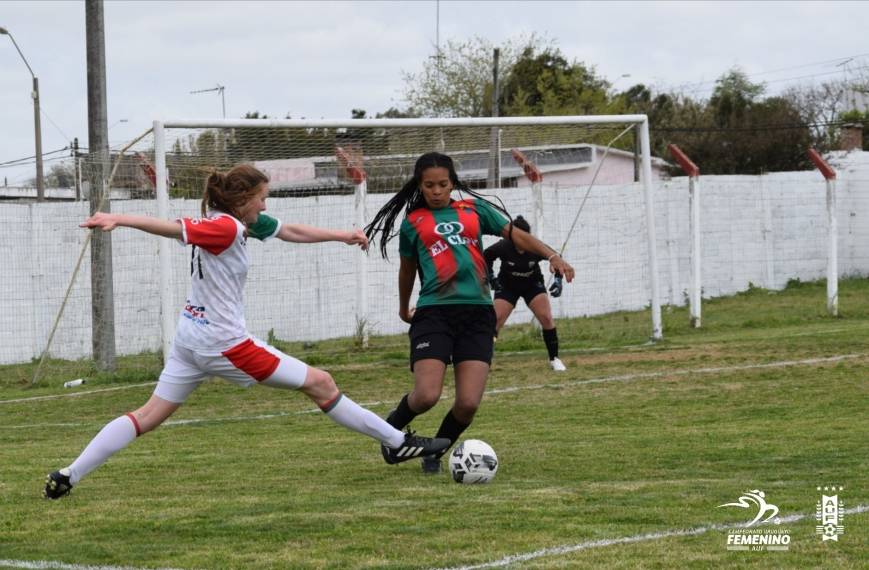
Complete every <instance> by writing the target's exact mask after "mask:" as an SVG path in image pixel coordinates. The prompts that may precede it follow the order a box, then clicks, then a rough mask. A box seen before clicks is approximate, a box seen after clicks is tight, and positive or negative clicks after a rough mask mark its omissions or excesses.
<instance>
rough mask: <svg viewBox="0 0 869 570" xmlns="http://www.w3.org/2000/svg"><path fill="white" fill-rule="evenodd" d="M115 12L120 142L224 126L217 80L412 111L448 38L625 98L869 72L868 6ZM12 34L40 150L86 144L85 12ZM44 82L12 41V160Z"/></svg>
mask: <svg viewBox="0 0 869 570" xmlns="http://www.w3.org/2000/svg"><path fill="white" fill-rule="evenodd" d="M104 12H105V30H106V37H105V42H106V68H107V85H108V124H109V127H110V128H109V140H110V143H111V145H112V146H113V147H117V146H123V143H124V142H126V141H129V140H131V139H133V138H134V137H136V136H137V135H139V134H140V133H142V132H143V131H145V130H146V129H148V128H149V127H150V125H151V122H152V121H153V120H155V119H179V118H191V119H200V118H220V117H221V115H222V110H221V100H220V96H219V95H218V94H217V92H210V93H201V94H191V93H190V91H193V90H199V89H210V88H213V87H215V86H217V85H223V86H224V87H225V91H224V96H225V101H226V115H227V117H230V118H237V117H241V116H243V115H244V114H245V112H248V111H259V112H260V113H266V114H268V115H269V116H271V117H285V116H286V115H288V114H290V115H292V116H293V117H294V118H301V117H306V118H330V119H334V118H349V117H350V112H351V109H354V108H361V109H365V110H367V111H368V114H369V115H371V116H373V115H374V114H375V113H377V112H379V111H385V110H386V109H388V108H390V107H393V106H395V107H404V106H405V104H404V100H403V97H402V93H403V90H404V87H405V83H404V80H403V73H408V72H410V73H413V72H418V71H420V70H421V69H422V66H423V63H424V62H425V61H426V59H427V58H429V57H431V56H432V55H433V54H434V53H435V50H436V48H435V46H436V44H437V40H438V38H439V40H440V43H441V45H444V44H445V43H446V41H447V40H448V39H453V40H460V41H461V40H465V39H468V38H471V37H473V36H479V37H482V38H485V39H487V40H489V41H491V42H492V43H493V44H494V45H498V43H499V42H504V41H506V40H507V39H509V38H515V37H517V36H520V35H522V34H525V35H528V34H530V33H536V34H539V35H542V36H544V37H546V38H549V39H550V40H551V41H552V42H553V43H554V44H555V45H556V46H557V47H558V48H559V49H560V50H561V51H562V53H563V54H564V55H565V56H566V57H567V58H568V59H570V60H576V61H581V62H584V63H585V64H587V65H592V66H594V67H595V68H596V70H597V72H598V73H599V74H600V75H602V76H603V77H606V78H607V79H609V80H610V81H611V82H614V86H615V87H616V88H625V87H627V86H629V85H632V84H635V83H644V84H647V85H654V86H656V87H658V88H659V89H669V88H676V89H679V90H682V91H685V92H688V93H692V94H694V95H695V96H697V97H708V95H709V94H710V93H711V91H712V89H713V88H714V81H715V79H716V78H717V77H719V76H721V75H722V74H723V73H725V72H726V71H727V70H729V69H731V68H732V67H734V66H739V67H740V68H741V69H742V70H743V71H744V72H746V73H747V74H749V77H750V79H752V80H753V81H756V82H761V81H765V82H767V88H768V92H769V93H775V92H778V91H780V90H781V89H783V88H785V87H787V86H790V85H794V84H795V83H800V84H807V83H812V82H815V83H818V82H821V81H824V80H829V79H832V78H835V77H845V76H846V74H847V73H854V72H855V71H854V70H857V71H859V70H860V69H861V68H866V67H867V66H869V44H867V43H866V41H865V23H866V22H867V21H869V2H787V1H784V2H688V1H681V2H654V1H647V2H569V1H560V2H550V1H540V0H537V1H510V2H507V1H495V0H492V1H465V2H459V1H446V0H442V1H441V2H440V3H438V2H436V1H435V0H414V1H393V2H373V1H365V2H363V1H356V2H328V1H320V2H280V1H269V2H256V1H248V2H235V1H226V2H215V1H201V2H181V1H176V2H158V1H126V2H121V1H107V2H106V3H105V8H104ZM0 27H4V28H6V29H8V30H9V32H11V34H12V35H13V36H14V38H15V41H16V42H17V43H18V46H19V47H20V49H21V51H22V52H23V54H24V56H25V57H26V59H27V61H28V62H29V64H30V66H31V67H32V68H33V70H34V72H35V73H36V75H37V76H38V77H39V85H40V102H41V106H42V111H43V112H42V138H43V152H45V153H49V152H51V151H54V150H58V149H62V148H63V147H65V146H67V145H69V144H70V141H71V140H72V139H73V138H74V137H78V139H79V141H80V144H82V145H86V144H87V70H86V60H85V7H84V2H76V1H62V2H48V1H43V2H36V1H30V2H9V1H4V2H2V3H0ZM851 57H853V58H854V59H853V60H852V61H850V62H848V63H846V64H845V65H842V64H843V63H844V62H845V61H846V60H847V59H848V58H851ZM624 75H629V77H623V76H624ZM31 82H32V80H31V77H30V73H29V72H28V70H27V67H26V66H25V65H24V63H23V62H22V60H21V57H20V56H19V54H18V52H17V51H16V50H15V47H14V45H13V44H12V42H11V41H10V40H9V37H8V36H3V35H0V163H5V162H7V161H11V160H14V159H19V158H24V157H30V156H33V154H34V132H33V131H34V127H33V106H32V99H31V97H30V92H31ZM64 154H65V153H57V154H52V155H50V157H49V158H51V157H60V156H63V155H64ZM50 164H51V163H50V162H47V163H46V167H45V171H46V173H47V172H48V168H49V166H50ZM33 176H34V166H33V165H32V164H29V165H24V166H16V167H8V166H3V165H2V164H0V183H3V178H4V177H5V178H6V179H8V183H9V185H20V184H23V183H25V181H26V180H28V179H30V178H33Z"/></svg>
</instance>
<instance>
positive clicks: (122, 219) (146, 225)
mask: <svg viewBox="0 0 869 570" xmlns="http://www.w3.org/2000/svg"><path fill="white" fill-rule="evenodd" d="M79 227H82V228H92V229H99V230H102V231H104V232H110V231H112V230H113V229H115V228H117V227H124V228H133V229H136V230H141V231H143V232H147V233H149V234H154V235H158V236H163V237H168V238H175V239H181V237H182V233H181V223H180V222H178V221H177V220H175V221H170V220H161V219H159V218H152V217H151V216H136V215H132V214H113V213H107V212H97V213H96V214H94V215H93V216H91V217H89V218H88V219H86V220H85V221H84V222H82V223H80V224H79Z"/></svg>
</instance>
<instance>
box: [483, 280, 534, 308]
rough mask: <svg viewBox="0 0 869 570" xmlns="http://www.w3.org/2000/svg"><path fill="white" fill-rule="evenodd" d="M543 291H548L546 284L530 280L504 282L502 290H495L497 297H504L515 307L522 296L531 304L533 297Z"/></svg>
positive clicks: (526, 302)
mask: <svg viewBox="0 0 869 570" xmlns="http://www.w3.org/2000/svg"><path fill="white" fill-rule="evenodd" d="M541 293H544V294H545V293H546V286H545V285H543V282H542V281H528V282H526V283H519V284H514V283H510V282H509V281H508V282H505V283H503V284H502V286H501V290H500V291H495V298H496V299H503V300H504V301H507V302H508V303H510V304H511V305H513V306H514V307H515V306H516V303H517V302H518V301H519V298H520V297H521V298H522V299H524V300H525V304H526V305H530V304H531V301H532V299H534V297H536V296H537V295H539V294H541Z"/></svg>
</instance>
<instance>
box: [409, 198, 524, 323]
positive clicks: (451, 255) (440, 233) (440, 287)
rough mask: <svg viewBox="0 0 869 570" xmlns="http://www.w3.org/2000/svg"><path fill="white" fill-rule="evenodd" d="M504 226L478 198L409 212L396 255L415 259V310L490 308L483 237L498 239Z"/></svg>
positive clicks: (497, 216) (493, 210) (503, 218)
mask: <svg viewBox="0 0 869 570" xmlns="http://www.w3.org/2000/svg"><path fill="white" fill-rule="evenodd" d="M506 225H507V219H506V218H505V217H504V216H502V215H501V214H500V213H499V212H498V211H497V210H496V209H495V208H494V207H492V205H491V204H489V203H488V202H486V201H485V200H479V199H476V200H459V201H454V202H452V203H450V205H449V206H446V207H445V208H441V209H438V210H430V209H429V208H426V207H423V208H418V209H416V210H414V211H412V212H410V213H409V214H408V215H407V217H406V218H405V219H404V220H403V221H402V222H401V232H400V235H399V240H398V251H399V253H400V254H401V256H402V257H414V258H416V260H417V264H418V267H419V274H420V281H421V286H420V291H419V299H418V300H417V303H416V306H417V307H425V306H430V305H460V304H462V305H463V304H469V305H491V304H492V298H491V295H490V294H489V282H488V280H487V279H486V260H485V259H484V258H483V234H489V235H495V236H499V235H501V230H502V229H503V228H504V226H506Z"/></svg>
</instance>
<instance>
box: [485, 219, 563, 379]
mask: <svg viewBox="0 0 869 570" xmlns="http://www.w3.org/2000/svg"><path fill="white" fill-rule="evenodd" d="M513 225H514V226H515V227H517V228H519V229H522V230H525V231H526V232H529V233H530V232H531V226H530V225H529V224H528V222H527V221H526V220H525V218H523V217H522V216H516V219H515V220H513ZM483 255H484V256H485V258H486V265H487V266H488V268H489V276H490V279H491V281H492V289H493V290H494V291H495V315H496V318H497V322H496V325H495V330H496V332H495V334H496V335H497V333H498V331H500V330H501V327H502V326H504V323H505V322H506V321H507V318H508V317H509V316H510V313H512V312H513V309H514V308H515V307H516V302H517V301H518V300H519V298H520V297H521V298H522V299H524V300H525V304H526V305H528V308H529V309H531V312H532V313H534V316H535V317H536V318H537V320H538V321H539V322H540V326H541V327H542V328H543V341H544V342H545V343H546V350H547V352H548V353H549V366H550V367H551V368H552V369H553V370H555V371H557V372H563V371H564V370H567V368H566V367H565V366H564V363H563V362H561V359H559V358H558V332H557V331H556V330H555V320H554V319H553V318H552V307H551V306H550V304H549V295H547V294H546V286H545V285H544V284H543V274H542V273H541V272H540V262H541V261H544V260H545V259H546V258H545V257H541V256H539V255H537V254H534V253H531V252H528V251H522V250H519V249H517V248H516V246H515V245H514V244H513V242H512V241H510V240H508V239H502V240H500V241H499V242H498V243H496V244H494V245H492V246H490V247H487V248H486V250H485V251H484V252H483ZM496 259H500V260H501V268H500V270H499V271H498V276H497V277H495V276H494V270H493V265H494V263H495V260H496ZM561 288H562V278H561V274H560V273H557V272H556V274H555V279H554V280H553V281H552V285H550V286H549V294H550V295H552V296H553V297H559V296H561Z"/></svg>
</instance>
